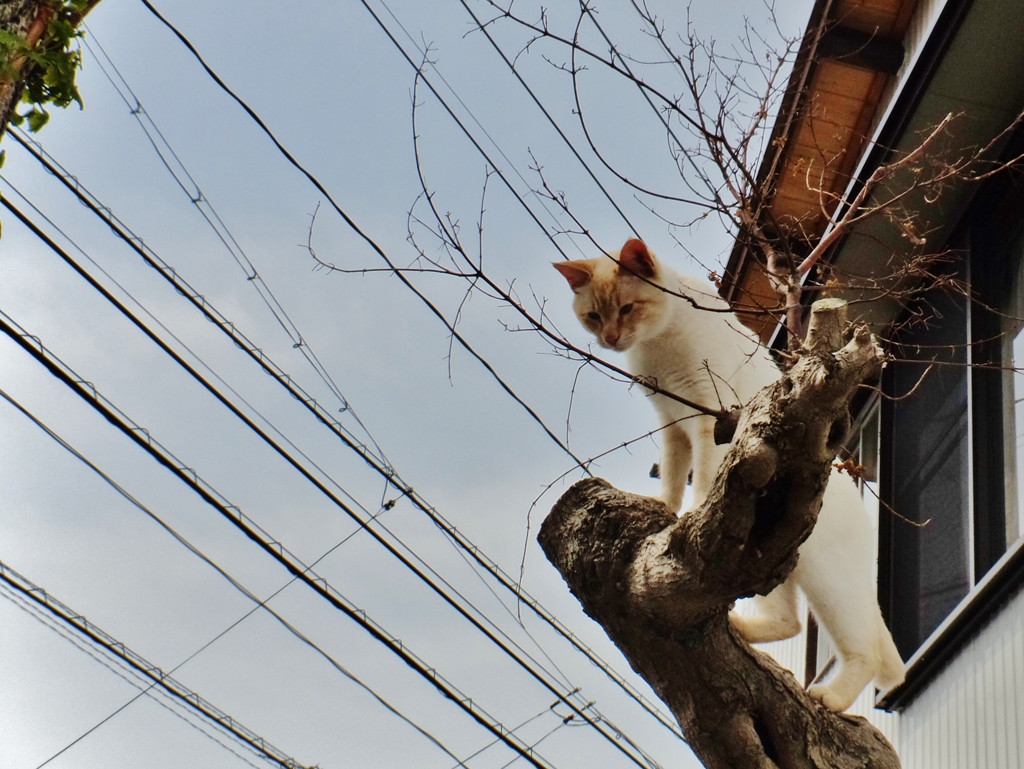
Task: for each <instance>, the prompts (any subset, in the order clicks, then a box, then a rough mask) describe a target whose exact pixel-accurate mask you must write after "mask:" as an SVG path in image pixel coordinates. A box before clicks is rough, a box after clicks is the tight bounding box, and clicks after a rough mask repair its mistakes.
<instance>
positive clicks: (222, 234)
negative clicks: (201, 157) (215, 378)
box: [83, 24, 390, 465]
mask: <svg viewBox="0 0 1024 769" xmlns="http://www.w3.org/2000/svg"><path fill="white" fill-rule="evenodd" d="M84 26H85V28H86V31H87V33H88V37H84V38H83V43H84V45H85V47H86V49H87V50H88V51H89V52H90V53H91V54H92V56H93V58H94V59H95V60H96V63H97V64H98V65H99V68H100V71H101V72H102V73H103V74H104V76H105V77H106V78H107V80H108V82H109V83H110V84H111V86H112V87H113V88H114V90H115V91H116V92H117V94H118V96H120V97H121V99H122V101H124V103H125V104H126V105H127V106H128V109H129V111H130V113H131V115H132V116H133V117H134V118H135V120H136V122H137V123H138V124H139V126H140V127H141V128H142V131H143V132H144V133H145V134H146V138H148V139H149V142H150V144H151V145H152V147H153V150H154V151H155V152H156V155H157V157H158V158H159V159H160V162H161V163H162V164H163V166H164V168H165V169H166V170H167V172H168V173H169V174H170V175H171V178H173V179H174V181H175V182H177V184H178V186H179V187H180V188H181V190H182V192H184V193H185V195H186V196H187V197H188V198H189V200H190V201H191V202H192V204H193V205H194V206H195V208H196V210H197V211H199V213H200V215H201V216H202V217H203V219H204V220H205V221H206V223H207V224H208V225H209V226H210V228H211V229H212V230H213V232H214V234H215V235H216V236H217V239H218V240H220V242H221V244H222V245H223V246H224V248H225V249H226V250H227V252H228V253H229V254H230V255H231V257H232V259H233V260H234V262H235V264H237V265H238V267H239V268H240V269H241V270H242V273H243V274H244V275H245V279H246V282H247V283H249V284H250V285H251V286H252V287H253V289H254V290H255V291H256V293H257V294H259V296H260V298H261V299H262V300H263V303H264V305H266V307H267V309H268V310H270V312H271V314H272V315H273V316H274V319H275V320H276V321H277V322H278V325H279V326H280V327H281V328H282V329H283V330H284V332H285V334H286V335H287V336H288V339H289V341H290V342H291V343H292V348H293V349H297V350H298V351H299V352H300V353H301V354H302V355H303V357H305V358H306V360H307V362H308V363H309V364H310V366H311V367H312V369H313V370H314V372H316V375H317V376H318V377H319V378H320V380H321V381H322V382H323V383H324V384H325V385H326V386H327V388H328V389H329V390H330V391H331V392H332V393H333V394H334V396H335V397H336V398H337V399H338V401H339V403H340V404H341V409H340V411H341V412H343V413H347V414H349V415H350V416H351V417H352V419H353V420H355V422H356V424H358V425H359V427H360V428H362V431H363V433H364V434H365V435H366V437H367V439H368V440H369V442H370V443H371V444H373V447H374V448H375V449H376V456H377V458H378V459H380V461H381V462H382V463H383V464H385V465H388V464H390V463H389V462H388V459H387V457H386V456H385V455H384V452H383V450H382V449H381V447H380V446H379V445H378V444H377V442H376V441H375V440H374V438H373V435H371V434H370V431H369V429H368V428H367V427H366V425H365V424H364V423H363V420H362V419H361V418H360V417H359V415H358V414H357V413H356V411H355V409H353V408H352V404H351V402H350V401H349V400H348V398H346V397H345V395H344V394H343V393H342V392H341V389H340V388H339V387H338V385H337V383H336V382H335V381H334V379H333V378H332V377H331V374H330V372H328V371H327V369H326V368H325V367H324V365H323V363H321V361H320V358H319V357H317V355H316V352H315V351H314V350H313V347H312V345H311V344H310V343H309V341H308V340H307V339H306V338H305V336H304V335H303V334H302V331H301V330H300V329H299V327H298V326H297V325H296V324H295V322H294V321H293V320H292V318H291V317H290V316H289V315H288V312H287V311H286V310H285V308H284V307H283V306H282V305H281V303H280V301H278V299H277V297H276V296H275V295H274V292H273V291H272V290H271V288H270V286H269V285H268V284H267V282H266V280H264V278H263V276H262V275H260V273H259V271H258V270H257V269H256V266H255V265H254V264H253V263H252V261H251V260H250V259H249V256H248V255H247V254H246V253H245V250H244V249H243V248H242V246H241V245H240V244H239V243H238V240H237V239H236V238H235V236H234V235H233V234H232V232H231V230H230V229H229V228H228V226H227V225H226V224H225V223H224V220H223V219H221V217H220V215H219V214H218V213H217V210H216V209H215V208H214V207H213V203H212V202H211V201H210V199H209V198H207V197H206V195H205V193H204V192H203V191H202V189H200V187H199V183H198V182H197V181H196V180H195V178H194V177H193V176H192V174H191V172H190V171H189V170H188V168H187V167H186V166H185V164H184V163H183V162H182V160H181V158H180V157H179V156H178V153H177V152H176V151H175V150H174V147H172V146H171V144H170V142H169V141H168V140H167V138H166V137H165V136H164V134H163V132H162V131H161V130H160V127H159V126H158V125H157V124H156V121H155V120H153V118H152V116H151V115H150V114H149V113H148V112H147V111H146V108H145V107H144V106H143V104H142V102H141V101H139V98H138V96H137V95H136V94H135V92H134V91H133V90H132V87H131V86H130V85H129V84H128V81H127V80H125V79H124V76H123V75H122V74H121V71H120V70H119V69H118V68H117V65H116V64H114V62H113V60H112V59H111V58H110V56H109V54H108V53H107V51H106V49H104V48H103V46H102V45H101V44H100V41H99V40H98V39H96V35H95V34H94V33H93V32H92V30H90V29H89V28H88V25H87V24H86V25H84ZM90 38H91V40H92V43H91V44H90ZM93 44H94V45H95V46H96V48H97V49H99V51H100V52H101V53H102V54H103V59H106V62H107V64H106V65H105V64H104V62H103V59H101V58H100V56H99V54H97V53H96V52H95V51H93V50H92V45H93ZM107 66H109V67H110V69H112V70H113V72H114V74H116V76H117V80H115V79H114V75H112V74H111V73H110V72H108V71H107ZM117 81H120V85H119V84H118V82H117ZM122 88H123V90H122ZM125 91H127V95H126V94H125ZM129 97H130V98H129ZM161 145H162V146H163V148H164V149H163V150H162V149H161ZM165 152H166V154H165ZM168 156H169V157H168ZM172 161H173V162H172ZM176 169H177V170H176ZM183 177H184V178H183Z"/></svg>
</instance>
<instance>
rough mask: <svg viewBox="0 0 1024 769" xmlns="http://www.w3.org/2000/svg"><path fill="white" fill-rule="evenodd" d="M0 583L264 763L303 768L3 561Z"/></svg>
mask: <svg viewBox="0 0 1024 769" xmlns="http://www.w3.org/2000/svg"><path fill="white" fill-rule="evenodd" d="M0 579H2V580H3V581H4V582H6V583H7V584H8V585H10V586H11V587H12V588H14V589H15V590H17V591H18V592H20V593H21V594H22V595H24V596H25V597H27V598H28V599H30V600H32V601H34V602H35V603H36V604H38V605H39V606H41V607H43V608H45V609H46V610H47V611H49V612H50V613H51V614H52V615H53V616H54V617H56V618H57V619H59V620H60V621H61V622H63V623H65V624H66V625H67V626H68V627H71V628H73V629H74V630H75V631H76V632H77V633H79V634H80V635H82V636H84V637H85V638H87V639H89V640H90V641H91V642H92V643H94V644H95V645H96V646H98V647H99V648H101V649H103V650H104V651H105V652H107V653H108V654H110V655H112V656H113V657H115V658H116V659H117V660H118V661H120V662H122V663H125V664H127V665H128V666H129V667H131V668H132V669H133V670H134V671H135V672H136V673H141V674H142V675H143V676H144V677H145V678H147V679H149V680H150V681H151V682H152V683H153V684H154V685H156V686H159V687H160V688H161V689H162V690H163V691H165V692H167V693H168V694H170V695H171V696H173V697H175V698H176V699H177V700H179V701H180V702H182V703H184V704H185V705H187V706H188V707H189V708H191V709H192V710H194V711H195V712H197V713H199V714H200V715H201V716H202V717H203V718H205V719H207V720H208V721H209V722H210V723H213V724H216V725H217V726H218V727H219V728H220V729H221V730H223V731H224V732H226V733H227V734H229V735H231V737H232V738H234V739H237V740H239V741H240V742H243V743H245V744H246V745H247V746H248V747H250V748H251V749H253V750H254V751H256V752H257V753H258V754H260V755H262V756H263V757H265V758H266V759H269V760H270V761H272V762H274V763H276V764H278V765H279V766H281V767H284V769H303V768H304V767H305V766H306V765H305V764H300V763H299V762H297V761H296V760H295V759H294V758H292V757H291V756H289V755H287V754H286V753H284V752H282V751H281V750H279V749H278V748H276V747H274V746H273V745H272V744H270V743H269V742H267V741H266V740H265V739H264V738H263V737H261V736H260V735H258V734H257V733H256V732H254V731H252V730H251V729H248V728H247V727H245V726H244V725H243V724H240V723H239V722H238V721H237V720H235V719H234V718H232V717H231V716H229V715H228V714H227V713H225V712H224V711H222V710H220V709H219V708H217V707H216V706H214V705H213V704H211V703H210V702H208V701H207V700H204V699H203V698H202V697H200V696H199V695H198V694H196V693H195V692H194V691H192V690H191V689H189V688H188V687H186V686H184V685H183V684H181V683H180V682H179V681H177V680H175V679H174V678H172V677H171V676H170V675H168V674H166V673H164V672H163V671H162V670H161V669H160V668H159V667H157V666H156V665H154V664H152V663H151V662H148V661H147V660H145V659H144V658H143V657H142V656H140V655H139V654H136V653H135V652H134V651H132V650H131V649H130V648H128V647H127V646H126V645H125V644H124V643H122V642H121V641H118V640H117V639H116V638H114V637H113V636H111V635H109V634H108V633H106V632H104V631H103V630H102V629H101V628H99V627H97V626H96V625H95V624H93V623H92V622H89V621H88V620H87V619H86V618H85V617H83V616H82V615H81V614H79V613H78V612H76V611H74V610H73V609H71V608H69V607H68V606H67V605H65V604H63V603H61V602H60V601H58V600H57V599H56V598H54V597H53V596H52V595H50V594H49V593H47V592H46V591H45V590H43V588H41V587H39V586H38V585H35V584H33V583H32V582H30V581H29V580H28V579H27V578H25V577H23V576H22V575H21V574H19V573H18V572H16V571H14V569H12V568H11V567H10V566H8V565H7V564H6V563H4V562H3V561H0ZM50 760H52V759H50Z"/></svg>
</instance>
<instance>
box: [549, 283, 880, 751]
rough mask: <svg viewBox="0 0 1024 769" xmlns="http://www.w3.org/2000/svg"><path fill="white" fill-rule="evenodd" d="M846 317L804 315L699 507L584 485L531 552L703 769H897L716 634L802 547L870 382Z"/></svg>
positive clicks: (867, 344) (778, 674)
mask: <svg viewBox="0 0 1024 769" xmlns="http://www.w3.org/2000/svg"><path fill="white" fill-rule="evenodd" d="M845 326H846V321H845V304H843V303H842V302H837V301H835V300H823V301H821V302H817V303H816V304H815V306H814V309H813V312H812V317H811V323H810V328H809V330H808V336H807V341H806V345H805V349H806V353H805V354H804V355H803V356H802V357H801V358H800V360H799V361H798V362H797V364H796V365H795V366H793V367H792V368H791V369H790V370H789V371H788V372H787V373H786V374H785V375H784V376H783V377H782V378H781V379H780V380H779V381H778V382H776V383H775V384H773V385H771V386H769V387H766V388H765V389H764V390H762V391H761V392H760V393H758V395H757V396H756V397H755V398H754V399H753V400H752V401H751V402H750V403H749V404H748V405H747V406H746V407H745V409H744V410H743V413H742V414H741V416H740V419H739V424H738V426H737V430H736V437H735V439H734V440H733V444H732V447H731V448H730V451H729V454H728V456H727V457H726V459H725V461H724V462H723V464H722V467H721V469H720V470H719V474H718V477H717V479H716V481H715V485H714V487H713V488H712V491H711V494H710V495H709V497H708V500H707V502H706V504H705V505H704V506H703V507H702V508H700V509H699V510H697V511H694V512H692V513H690V514H687V515H685V516H683V517H682V518H678V517H677V516H676V515H675V514H673V513H671V512H669V511H668V509H667V508H665V506H664V505H663V504H662V503H661V502H660V501H658V500H655V499H651V498H649V497H642V496H638V495H635V494H630V493H628V492H624V491H620V490H618V489H615V488H613V487H612V486H611V485H610V484H608V483H607V482H606V481H604V480H602V479H599V478H593V479H587V480H583V481H580V482H578V483H576V484H575V485H574V486H572V487H571V488H570V489H569V490H568V491H567V492H566V493H565V494H564V495H563V496H562V498H561V499H559V501H558V502H557V503H556V504H555V506H554V508H553V509H552V511H551V513H550V514H549V516H548V517H547V519H546V520H545V521H544V523H543V525H542V526H541V530H540V534H539V535H538V539H539V540H540V543H541V546H542V547H543V549H544V552H545V554H546V555H547V557H548V559H549V560H550V561H551V562H552V563H553V564H554V565H555V567H556V568H557V569H558V570H559V572H560V573H561V574H562V576H563V578H564V579H565V581H566V582H567V583H568V585H569V588H570V590H571V591H572V592H573V594H574V595H575V596H576V597H577V598H578V599H579V601H580V603H581V604H582V605H583V608H584V610H585V611H586V612H587V614H589V615H590V616H591V617H592V618H594V619H595V620H596V621H597V622H599V623H600V624H601V625H602V627H604V629H605V631H606V632H607V633H608V635H609V636H610V638H611V639H612V640H613V641H614V642H615V644H616V645H617V646H618V647H619V649H620V650H621V651H622V652H623V654H625V655H626V658H627V659H628V660H629V662H630V664H631V665H632V666H633V668H634V669H635V670H636V671H637V673H639V674H640V675H641V676H642V677H643V678H644V679H645V680H646V681H647V682H648V683H649V684H650V685H651V686H652V687H653V688H654V690H655V691H656V692H657V693H658V695H659V696H660V697H661V698H662V699H663V700H664V701H665V703H666V704H667V705H668V706H669V707H670V708H671V709H672V712H673V713H674V714H675V716H676V718H677V719H678V721H679V724H680V726H681V727H682V729H683V732H684V734H685V735H686V738H687V740H688V741H689V743H690V746H691V747H692V748H693V750H694V752H695V753H696V754H697V756H698V757H699V758H700V759H701V761H703V762H704V765H705V766H706V767H708V768H709V769H719V768H724V767H731V768H733V769H769V768H770V769H804V768H809V767H814V768H815V769H847V768H849V769H853V768H854V767H874V768H877V769H898V767H899V765H900V764H899V759H898V758H897V756H896V753H895V751H894V750H893V748H892V746H891V745H890V744H889V743H888V741H887V740H886V739H885V737H883V736H882V734H881V733H880V732H878V731H877V730H876V729H875V728H874V727H872V726H871V725H870V724H869V723H868V722H867V721H866V720H865V719H863V718H861V717H858V716H848V715H844V714H839V713H834V712H832V711H829V710H828V709H826V708H825V707H824V706H822V705H821V704H820V703H817V702H815V701H814V700H812V699H811V698H810V697H808V696H807V694H806V692H805V691H804V688H803V687H802V686H800V684H799V683H798V682H797V680H796V679H795V678H794V676H793V675H792V673H790V672H789V671H787V670H785V669H784V668H782V667H781V666H780V665H779V664H778V663H776V662H775V661H774V660H773V659H772V658H771V657H769V656H768V655H767V654H764V653H763V652H760V651H758V650H756V649H753V648H752V647H750V646H749V645H748V644H747V643H746V642H745V641H744V640H743V639H742V638H741V637H740V636H739V635H738V633H737V632H736V631H734V630H733V629H732V627H731V625H730V623H729V621H728V610H729V607H730V605H731V604H732V602H733V601H735V600H736V599H738V598H741V597H745V596H749V595H753V594H754V593H761V594H765V593H768V592H769V591H770V590H771V589H772V588H774V587H775V586H776V585H778V584H780V583H781V582H782V581H783V579H785V577H786V576H787V575H788V574H789V572H790V571H792V569H793V567H794V566H795V564H796V558H797V554H796V550H797V547H798V546H799V545H800V543H802V542H803V541H804V540H805V539H806V538H807V536H808V535H809V534H810V533H811V530H812V528H813V526H814V523H815V521H816V519H817V515H818V510H819V508H820V507H821V495H822V492H823V491H824V489H825V485H826V483H827V481H828V477H829V474H830V470H831V463H832V461H833V459H834V457H835V453H836V449H837V448H838V444H839V442H840V441H841V440H842V437H843V435H844V433H845V431H846V428H847V426H848V424H849V414H848V411H847V405H848V401H849V398H850V396H851V394H852V393H853V391H854V389H855V388H856V386H857V385H858V384H859V383H860V382H861V381H863V380H864V379H866V378H868V377H870V376H875V375H877V374H878V372H879V371H880V369H881V366H882V361H883V357H884V356H883V353H882V351H881V349H880V348H879V347H878V345H877V344H876V342H875V340H874V338H873V337H872V336H871V335H870V334H869V333H868V332H867V330H866V329H863V328H861V329H858V330H857V331H856V333H854V335H853V338H852V339H851V340H850V341H849V342H848V343H847V344H845V346H844V345H843V335H844V333H843V332H844V330H845Z"/></svg>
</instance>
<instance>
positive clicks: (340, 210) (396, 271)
mask: <svg viewBox="0 0 1024 769" xmlns="http://www.w3.org/2000/svg"><path fill="white" fill-rule="evenodd" d="M141 2H142V4H143V5H144V6H146V8H147V9H148V10H149V11H150V12H151V13H152V14H153V15H154V16H156V18H157V19H159V20H160V21H161V22H162V23H163V24H164V25H165V26H166V27H167V28H168V29H169V30H171V32H172V33H173V34H174V35H175V37H177V38H178V40H180V41H181V43H182V44H183V45H184V46H185V47H186V48H187V49H188V50H189V51H190V52H191V53H192V55H193V56H194V57H195V58H196V60H197V61H198V62H199V64H200V66H202V68H203V69H204V70H205V71H206V73H207V74H208V75H209V76H210V78H211V79H213V81H214V82H215V83H217V85H218V86H219V87H220V88H221V89H222V90H223V91H224V92H225V93H227V94H228V95H229V96H230V97H231V98H232V99H234V101H235V102H236V103H237V104H238V105H239V106H240V107H241V108H242V109H243V110H244V111H245V113H246V114H247V115H248V116H249V117H250V118H251V119H252V121H253V122H254V123H256V125H257V126H259V128H260V129H261V130H262V131H263V133H264V134H266V136H267V138H269V139H270V141H271V142H272V143H273V145H274V146H275V147H276V148H277V150H278V152H280V153H281V155H282V156H283V157H284V158H285V159H286V160H287V161H288V162H289V163H290V164H291V165H292V166H293V167H294V168H295V169H296V170H297V171H299V173H301V174H302V175H303V176H304V177H305V178H306V179H307V180H308V181H309V182H310V184H312V185H313V186H314V187H315V188H316V189H317V190H318V191H319V192H320V193H321V194H322V195H323V196H324V198H325V199H326V200H327V202H328V204H329V205H330V206H331V208H333V209H334V210H335V212H337V214H338V215H339V216H340V217H341V218H342V220H344V222H345V224H347V225H348V226H349V228H351V229H352V231H353V232H355V233H356V234H357V235H358V236H359V237H360V238H361V239H362V240H363V241H364V242H365V243H366V244H367V245H368V246H369V247H370V249H371V250H372V251H373V252H374V253H376V254H377V255H378V256H379V257H380V258H381V259H383V260H384V262H385V264H387V266H388V268H389V269H390V270H391V271H392V272H393V274H394V275H395V277H397V278H398V280H399V281H400V282H401V283H402V285H404V286H405V287H406V288H408V289H409V290H410V291H412V292H413V294H415V295H416V297H417V298H418V299H419V300H420V301H421V302H422V303H423V304H424V305H426V307H427V309H429V310H430V312H431V313H432V314H433V315H434V316H435V317H436V318H437V319H438V320H440V321H441V322H442V323H443V324H444V326H445V328H446V329H447V330H448V333H449V334H450V335H451V337H452V338H453V339H455V340H456V341H457V342H458V343H459V345H460V346H461V347H462V348H463V349H464V350H465V351H466V352H468V353H469V354H470V355H471V356H472V357H473V358H474V359H476V361H477V362H478V363H479V364H480V365H481V366H483V367H484V369H485V370H486V371H487V372H488V373H489V374H490V375H491V377H492V378H493V379H494V380H495V381H496V382H497V383H498V385H499V386H500V387H501V388H502V389H503V390H504V391H505V393H506V394H507V395H508V396H509V397H510V398H512V399H513V400H515V402H516V403H518V404H519V405H520V406H521V407H522V408H523V409H524V410H525V411H526V413H527V414H529V415H530V418H531V419H533V420H534V421H535V422H536V423H537V424H538V425H539V426H540V427H541V429H542V430H543V431H544V432H545V434H546V435H547V436H548V437H549V438H550V439H551V440H552V441H554V443H555V444H556V445H557V446H559V447H560V448H561V449H562V450H563V451H564V452H565V453H566V454H568V455H569V456H570V457H571V458H572V459H573V460H574V461H576V462H580V459H579V457H577V456H576V455H575V454H574V453H573V451H572V450H571V449H570V448H569V447H568V446H566V445H565V443H564V442H563V441H562V439H561V438H559V437H558V436H557V435H556V434H555V433H554V431H552V429H551V428H550V427H548V426H547V424H546V423H545V422H544V420H543V419H542V418H541V416H540V415H539V414H538V413H537V412H536V411H535V410H534V409H533V407H532V406H530V405H529V404H528V403H526V401H525V400H523V399H522V398H521V397H520V396H519V395H518V394H516V392H515V391H514V390H513V389H512V388H511V386H510V385H508V383H506V382H505V380H504V379H502V378H501V376H500V375H499V374H498V372H497V371H496V370H495V368H494V367H493V366H492V365H491V363H490V362H489V361H487V359H486V358H484V357H483V356H482V355H480V353H478V352H477V351H476V350H475V349H474V348H473V347H472V345H470V344H469V342H468V341H467V340H466V338H465V337H463V336H462V334H460V333H459V332H458V330H457V329H456V327H455V324H454V323H452V322H451V321H449V320H448V319H447V318H446V317H445V316H444V313H442V312H441V310H440V309H439V308H438V307H437V305H435V304H434V303H433V302H432V301H431V300H430V299H429V298H428V297H427V296H426V294H424V293H423V292H422V291H420V290H419V289H418V288H417V287H416V286H415V284H413V283H412V281H410V280H409V278H408V277H406V275H405V274H404V272H403V271H402V270H401V269H399V267H398V265H396V264H395V263H394V262H393V261H392V260H391V257H389V256H388V255H387V253H386V252H385V251H384V249H383V248H381V246H379V245H378V244H377V242H376V241H375V240H373V238H371V237H370V236H369V235H368V234H367V233H366V232H365V231H364V230H363V229H362V228H360V227H359V225H358V224H357V223H356V221H355V220H354V219H352V217H350V216H349V215H348V214H347V213H346V212H345V210H344V209H343V208H342V207H341V206H340V205H339V204H338V202H337V201H336V200H335V199H334V197H333V196H332V195H331V194H330V193H329V192H328V191H327V188H326V187H325V186H324V185H323V184H322V183H321V182H320V180H319V179H317V178H316V177H315V176H314V175H313V174H312V173H311V172H310V171H309V170H307V169H306V167H305V166H303V165H302V164H301V163H299V161H298V160H296V159H295V156H294V155H292V154H291V153H290V152H289V151H288V149H287V148H286V147H285V146H284V145H283V144H281V142H280V141H279V140H278V139H277V137H276V136H275V135H274V134H273V132H272V131H271V130H270V128H269V127H268V126H267V124H266V123H264V122H263V119H262V118H260V116H259V115H258V114H257V113H256V112H255V111H254V110H253V109H252V107H250V106H249V105H248V104H246V103H245V102H244V101H243V100H242V99H241V98H240V97H239V96H238V95H237V94H236V93H235V92H234V91H232V90H231V89H230V88H229V87H228V86H227V84H226V83H225V82H224V81H223V80H221V78H220V76H219V75H217V73H216V72H214V71H213V69H211V68H210V66H209V65H208V64H207V63H206V62H205V61H204V60H203V58H202V56H200V55H199V52H198V51H197V50H196V48H195V46H194V45H192V43H191V42H190V41H189V40H188V38H186V37H185V36H184V35H183V34H182V33H181V32H180V31H179V30H178V29H177V28H176V27H175V26H174V25H173V24H171V23H170V22H169V21H167V19H165V18H164V17H163V16H162V15H161V14H160V12H159V11H157V10H156V8H154V7H153V5H152V4H151V3H150V2H149V0H141ZM516 199H521V198H520V196H518V195H516ZM556 247H557V246H556Z"/></svg>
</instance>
